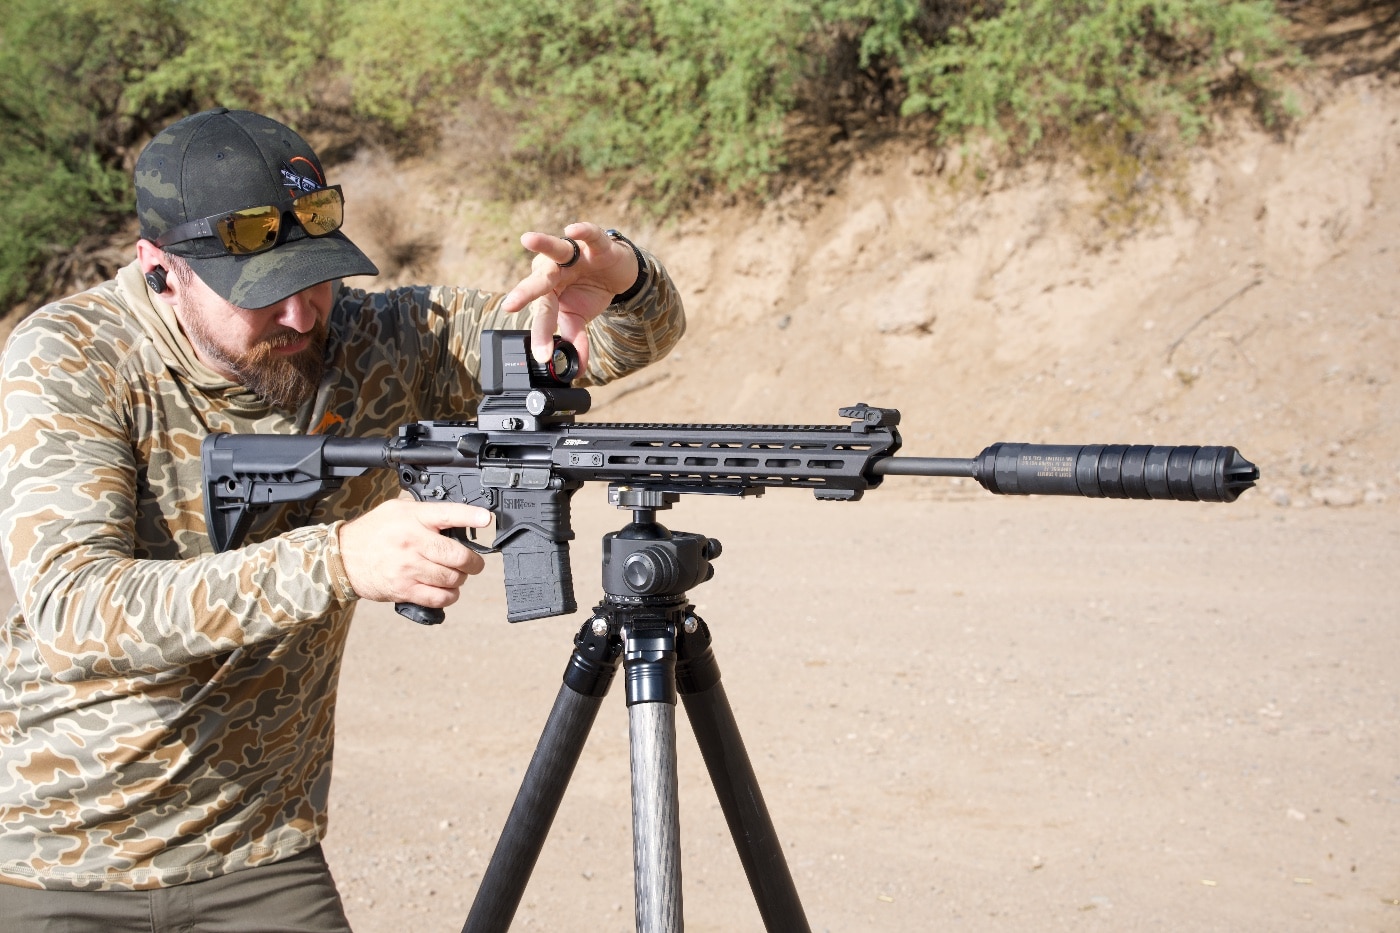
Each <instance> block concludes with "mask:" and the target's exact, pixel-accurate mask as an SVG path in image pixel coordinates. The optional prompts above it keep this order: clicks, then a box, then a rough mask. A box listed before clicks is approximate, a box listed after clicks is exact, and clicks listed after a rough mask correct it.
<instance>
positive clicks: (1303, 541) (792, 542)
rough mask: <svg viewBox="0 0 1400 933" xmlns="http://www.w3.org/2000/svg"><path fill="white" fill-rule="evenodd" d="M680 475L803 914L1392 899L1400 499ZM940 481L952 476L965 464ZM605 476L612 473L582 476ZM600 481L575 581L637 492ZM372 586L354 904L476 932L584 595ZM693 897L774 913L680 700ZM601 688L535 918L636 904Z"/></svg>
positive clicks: (1168, 920)
mask: <svg viewBox="0 0 1400 933" xmlns="http://www.w3.org/2000/svg"><path fill="white" fill-rule="evenodd" d="M932 482H933V481H903V482H902V483H900V484H899V485H900V486H901V487H902V488H898V489H897V488H895V485H896V480H894V479H892V480H890V481H888V483H887V484H886V486H885V487H884V488H882V489H880V490H877V491H876V492H874V493H871V494H870V495H868V496H867V497H866V499H865V500H864V501H862V502H859V503H825V502H816V501H815V500H813V499H811V498H810V497H809V496H807V495H806V494H803V493H800V492H796V491H783V492H774V493H770V494H769V495H768V496H766V497H765V498H763V499H760V500H749V501H738V500H723V501H715V500H710V499H706V498H703V497H694V499H695V501H692V500H691V499H687V500H683V501H682V502H681V503H680V504H679V505H678V506H677V507H676V508H675V509H673V510H672V511H671V512H670V513H668V514H667V515H666V516H665V517H666V518H667V519H668V521H667V524H668V526H669V527H672V528H673V529H676V530H686V531H695V532H701V533H704V534H706V535H710V536H713V537H716V538H718V539H719V540H720V541H721V542H722V543H723V544H724V546H725V552H724V554H723V555H722V556H721V557H720V559H719V560H717V561H716V562H715V569H716V575H715V578H714V579H713V580H711V581H710V582H708V583H706V584H704V585H703V586H701V587H699V588H697V589H695V590H693V591H692V593H691V597H692V599H693V600H694V601H695V603H696V605H697V607H698V609H699V612H700V614H701V615H702V616H703V617H704V618H705V619H706V621H707V622H708V624H709V625H710V627H711V630H712V632H713V633H714V639H715V652H716V656H717V658H718V660H719V663H720V666H721V670H722V671H723V674H724V681H723V682H724V685H725V689H726V691H727V693H728V696H729V699H730V702H731V704H732V706H733V708H734V713H735V717H736V719H737V721H738V723H739V727H740V729H741V731H742V733H743V735H744V738H745V742H746V744H747V747H748V750H749V754H750V756H751V757H752V760H753V764H754V768H755V771H756V774H757V777H758V780H759V783H760V785H761V789H762V792H763V794H764V796H765V798H766V800H767V802H768V806H769V808H770V811H771V814H772V817H773V821H774V824H775V826H776V828H777V831H778V834H779V838H780V839H781V840H782V841H783V844H784V847H785V851H786V853H787V858H788V861H789V865H790V867H791V869H792V872H793V877H794V880H795V882H796V885H797V889H798V892H799V894H800V895H801V897H802V899H803V903H804V906H805V908H806V911H807V916H808V919H809V921H810V923H811V927H812V929H813V930H818V931H822V930H899V931H925V930H968V931H1012V930H1015V931H1022V930H1113V931H1134V930H1174V931H1175V930H1221V931H1225V930H1228V931H1234V933H1247V931H1259V933H1266V931H1267V933H1274V931H1280V930H1336V931H1387V930H1396V929H1400V906H1397V904H1396V899H1397V898H1400V862H1398V861H1397V857H1396V853H1397V852H1400V820H1397V811H1400V767H1397V761H1398V760H1400V738H1397V733H1396V725H1395V724H1396V722H1397V721H1398V720H1400V685H1397V681H1396V677H1395V659H1396V657H1397V656H1400V632H1397V628H1396V625H1395V616H1394V606H1395V604H1396V600H1397V598H1400V580H1397V577H1396V574H1395V573H1394V568H1395V567H1396V566H1397V563H1400V523H1397V522H1396V521H1395V516H1394V513H1393V512H1391V511H1387V510H1380V509H1372V510H1365V511H1357V510H1353V511H1341V510H1333V509H1310V510H1293V509H1288V510H1284V509H1278V508H1276V507H1274V506H1272V505H1270V504H1268V503H1267V502H1265V501H1264V500H1263V499H1262V497H1256V498H1255V501H1254V502H1253V503H1252V504H1251V503H1248V502H1245V501H1242V502H1238V503H1235V504H1233V505H1214V506H1212V505H1198V504H1181V503H1124V502H1108V501H1101V500H1094V501H1090V500H1084V499H1056V500H1050V499H1009V498H1000V499H993V498H991V497H987V498H985V499H979V500H977V501H948V500H946V499H942V498H941V497H939V496H938V495H936V494H934V493H933V491H932V490H931V489H926V488H925V484H928V485H931V484H932ZM945 482H946V481H945ZM590 492H594V493H595V494H594V495H589V493H590ZM575 498H576V500H578V505H577V508H576V510H575V511H576V516H577V519H578V532H579V538H578V542H577V543H576V544H575V546H574V549H573V553H574V568H575V577H576V579H577V580H578V581H579V602H580V604H581V605H584V606H588V605H591V604H592V603H593V602H595V601H596V600H597V599H598V597H599V596H600V595H601V593H600V591H599V589H598V586H599V582H598V581H599V579H600V578H599V576H598V571H597V568H598V561H599V553H600V549H599V541H600V540H601V536H602V534H603V533H605V532H607V531H613V530H617V529H618V528H619V527H621V525H622V524H623V523H625V521H626V514H625V513H620V512H618V511H616V510H615V509H612V508H611V507H609V506H607V505H606V503H605V502H604V501H603V497H602V491H601V489H598V490H596V491H595V490H585V491H584V492H582V493H580V494H579V495H578V496H576V497H575ZM479 584H480V585H478V586H475V587H474V589H473V592H472V594H471V596H470V597H469V598H467V599H466V600H465V602H467V603H469V604H470V606H469V607H468V606H463V607H461V608H458V609H455V610H453V611H451V612H450V615H449V619H448V623H447V624H445V625H444V626H442V627H441V628H438V629H431V630H430V629H420V628H417V627H414V626H411V625H408V624H405V623H404V622H403V620H401V619H399V618H398V617H397V616H395V615H394V614H393V613H392V612H390V611H387V610H385V609H383V608H381V607H370V608H368V609H366V610H365V611H362V612H361V613H360V614H359V616H358V617H357V620H356V623H355V626H356V627H355V630H354V633H353V635H352V640H351V645H350V649H349V656H348V658H347V662H346V669H345V673H344V693H343V699H342V705H341V713H340V719H339V736H340V738H339V747H338V760H337V765H336V768H337V770H336V779H335V791H334V801H335V802H334V812H333V815H332V826H333V828H332V831H331V835H330V838H329V840H328V844H327V850H328V853H329V858H330V860H331V863H332V866H333V868H334V870H335V871H336V872H337V877H338V881H339V883H340V885H341V888H342V890H343V891H344V893H345V896H346V901H347V907H348V909H349V911H350V915H351V918H352V920H353V922H354V923H355V927H356V930H358V931H360V933H376V931H385V933H391V931H401V930H405V929H409V930H415V931H417V930H422V931H429V930H442V931H446V930H457V929H460V927H461V924H462V922H463V921H464V920H465V919H466V916H467V912H468V909H469V907H470V905H471V900H472V897H473V895H474V893H475V890H476V885H477V883H478V882H479V881H480V877H481V873H482V871H483V870H484V868H485V866H486V864H487V861H488V860H489V858H490V855H491V852H492V849H493V846H494V842H495V839H496V837H497V835H498V833H499V832H500V830H501V827H502V824H503V822H504V820H505V816H506V813H507V811H508V810H509V808H510V806H511V803H512V801H513V799H514V796H515V792H516V790H517V789H518V786H519V782H520V779H521V775H522V773H523V771H524V768H525V766H526V765H527V763H528V761H529V758H530V755H531V753H532V751H533V749H534V745H535V742H536V741H537V739H538V737H539V732H540V729H541V728H542V726H543V724H544V721H545V716H546V715H547V713H548V711H549V708H550V705H551V704H552V702H553V700H554V696H555V693H556V692H557V690H558V689H559V683H560V676H561V674H562V673H563V670H564V666H565V663H566V661H567V659H568V657H569V653H570V651H571V649H572V637H573V634H574V632H575V631H576V630H577V627H578V625H579V624H580V623H581V622H582V619H583V618H584V616H582V615H580V616H578V617H573V618H567V619H551V620H540V621H535V622H525V623H519V624H516V625H509V624H507V623H505V622H504V621H502V620H503V615H504V601H503V598H502V596H501V595H500V588H499V577H498V574H497V572H496V570H495V568H493V569H492V570H490V571H488V573H487V575H486V576H485V577H484V578H483V579H482V580H480V581H479ZM678 736H679V739H678V741H679V759H680V807H681V837H682V851H683V855H682V860H683V867H682V877H683V884H684V898H685V908H686V920H687V928H688V929H691V930H697V931H704V930H713V931H720V930H724V931H739V930H761V929H762V924H761V921H760V918H759V916H758V913H757V910H756V908H755V907H754V901H753V898H752V896H751V894H750V893H749V890H748V887H747V883H746V881H745V878H744V876H743V873H742V870H741V867H740V865H739V861H738V857H737V855H736V854H735V850H734V847H733V844H732V842H731V841H730V839H729V836H728V831H727V829H726V827H725V824H724V821H723V817H722V814H721V813H720V811H719V808H718V804H717V802H716V798H715V795H714V793H713V790H712V788H711V786H710V784H709V780H708V777H707V776H706V773H705V770H704V767H703V764H702V761H701V758H700V754H699V750H698V748H697V747H696V746H695V744H694V740H693V738H692V735H691V732H690V727H689V724H688V723H687V722H686V721H685V719H684V717H683V716H681V717H679V726H678ZM629 794H630V791H629V771H628V738H627V712H626V707H625V704H624V703H623V692H622V685H621V683H620V682H619V683H615V684H614V685H613V690H612V691H611V693H610V695H609V696H608V697H607V699H606V700H605V701H604V706H603V709H602V711H601V713H600V715H599V718H598V721H597V723H596V725H595V727H594V730H593V732H592V735H591V736H590V741H589V743H588V745H587V747H586V749H585V752H584V755H583V759H582V761H581V762H580V764H579V766H578V769H577V771H576V772H575V775H574V778H573V781H572V783H571V785H570V788H569V792H568V793H567V795H566V796H565V799H564V803H563V806H562V808H561V811H560V814H559V816H558V818H557V819H556V821H555V824H554V827H553V831H552V833H551V835H550V839H549V842H548V844H547V845H546V847H545V850H544V852H543V855H542V857H541V860H540V864H539V865H538V866H537V868H536V870H535V873H534V875H533V880H532V883H531V885H530V887H529V888H528V889H527V892H526V895H525V900H524V902H523V904H522V905H521V908H520V910H519V913H518V914H517V918H516V924H515V928H519V929H528V928H539V929H550V930H617V931H622V930H629V929H633V904H632V867H631V837H630V809H629V806H630V802H629V801H630V798H629Z"/></svg>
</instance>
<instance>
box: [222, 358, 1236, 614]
mask: <svg viewBox="0 0 1400 933" xmlns="http://www.w3.org/2000/svg"><path fill="white" fill-rule="evenodd" d="M577 372H578V358H577V355H576V354H575V352H574V350H573V347H571V346H570V345H569V344H567V343H564V342H563V341H561V340H560V339H559V338H557V337H556V338H555V347H554V354H553V357H552V359H551V360H550V361H549V362H548V363H547V364H543V365H541V364H538V363H536V362H535V361H534V359H533V357H532V356H531V354H530V345H529V333H528V332H526V331H485V332H484V333H483V334H482V342H481V373H480V380H479V381H480V384H481V389H482V392H483V399H482V401H481V404H480V406H479V409H478V412H477V418H476V420H475V421H419V422H414V423H412V424H406V425H403V426H402V427H400V428H399V431H398V434H397V435H396V436H394V437H389V438H345V437H334V436H292V437H288V436H278V435H256V434H253V435H232V434H214V435H211V436H209V437H207V438H205V440H204V445H203V450H202V455H203V468H204V507H205V513H206V516H207V519H208V524H209V534H210V537H211V539H212V540H213V542H214V546H215V547H216V548H217V549H218V550H220V551H223V550H227V549H228V548H231V547H237V546H238V545H239V544H240V543H241V542H242V539H243V536H244V534H245V533H246V532H247V530H248V526H249V523H250V521H251V518H252V516H253V513H255V512H259V511H261V510H263V509H265V508H267V507H268V506H270V505H274V504H278V503H286V502H294V501H301V500H306V499H311V498H313V497H316V496H320V495H323V494H325V493H328V492H330V491H332V490H334V489H336V488H338V487H339V486H340V485H341V483H342V481H343V480H344V479H346V478H348V477H353V476H359V475H360V474H362V473H364V471H365V470H367V469H369V468H372V467H394V468H396V469H398V471H399V483H400V485H401V486H402V487H403V488H404V489H406V490H408V492H410V493H411V494H412V495H413V496H414V497H415V498H417V499H419V500H436V501H449V502H466V503H470V504H472V505H479V506H482V507H484V508H487V509H489V510H490V511H491V512H493V513H494V514H495V522H496V538H495V541H494V542H493V543H492V545H491V546H490V547H489V548H487V547H483V546H481V545H478V544H477V543H476V542H474V541H472V540H471V539H470V538H469V537H467V536H464V535H462V534H461V533H460V531H457V532H453V536H454V537H457V538H458V540H461V541H462V542H463V543H464V544H467V545H468V546H470V547H472V548H473V549H474V550H478V551H480V552H481V553H495V552H500V553H501V554H502V556H503V560H504V568H505V581H506V607H507V617H508V618H509V619H510V621H512V622H519V621H522V620H525V619H537V618H544V617H547V616H554V615H561V614H565V613H571V612H573V611H574V610H575V608H576V604H575V602H574V594H573V579H572V574H571V571H570V565H569V541H570V540H572V539H573V536H574V535H573V531H572V530H571V528H570V525H569V502H570V498H571V497H572V496H573V494H574V491H575V490H577V489H578V488H579V487H580V486H582V485H583V484H584V483H585V482H605V483H609V484H611V488H610V498H611V499H612V501H613V502H615V503H618V504H621V503H622V502H623V495H624V492H625V494H626V502H627V504H629V505H632V506H634V507H635V506H637V505H639V504H641V505H643V506H644V505H645V503H646V502H647V501H649V499H648V497H650V501H653V502H654V503H655V504H656V505H658V506H660V505H663V503H669V502H670V501H674V497H676V496H678V495H680V494H683V493H705V494H722V495H737V496H747V495H762V493H763V491H764V489H766V488H768V487H774V486H791V487H799V488H806V489H811V490H812V491H813V492H814V493H815V494H816V497H817V498H818V499H842V500H855V499H859V498H861V496H862V494H864V492H865V491H866V490H867V489H873V488H875V487H876V486H878V485H880V482H881V481H882V480H883V479H884V477H886V476H890V475H904V476H912V475H917V476H958V477H970V478H972V479H975V480H976V481H977V482H978V483H980V484H981V485H982V486H983V487H984V488H986V489H987V490H989V491H990V492H993V493H998V494H1002V495H1057V496H1089V497H1108V498H1116V499H1178V500H1186V501H1202V502H1233V501H1234V500H1235V498H1236V497H1238V496H1239V494H1240V493H1241V492H1243V491H1244V490H1246V489H1248V488H1249V487H1250V486H1252V485H1254V482H1255V481H1256V480H1257V479H1258V478H1259V470H1258V468H1257V467H1256V466H1255V465H1254V464H1252V463H1250V462H1249V461H1248V460H1246V459H1244V457H1242V456H1241V455H1240V454H1239V452H1238V451H1237V450H1235V448H1233V447H1155V446H1147V445H1123V444H1090V445H1083V446H1068V445H1046V444H1019V443H998V444H993V445H992V446H990V447H988V448H986V449H985V450H983V451H982V452H981V453H980V454H978V455H977V456H976V457H972V458H970V459H961V458H946V457H898V456H895V453H896V451H898V450H899V447H900V437H899V431H898V430H897V426H898V424H899V412H898V411H896V410H894V409H892V408H873V407H871V406H869V405H866V404H864V403H861V404H859V405H854V406H851V407H849V408H843V409H841V410H840V415H841V417H842V418H846V419H849V423H848V424H843V425H740V424H607V423H595V424H589V423H578V422H576V421H575V420H574V419H575V416H576V415H580V414H583V413H585V412H587V411H588V408H589V405H590V397H589V395H588V392H587V390H586V389H581V388H574V387H572V386H571V385H570V383H571V381H572V380H573V378H574V377H575V376H576V375H577ZM633 571H634V576H635V575H638V574H640V575H641V576H644V577H647V578H648V580H651V579H652V578H654V577H655V575H656V574H661V575H662V577H663V579H662V580H661V581H660V583H659V584H656V585H657V588H658V589H661V588H664V587H666V586H670V585H673V584H674V583H675V582H676V581H673V580H667V579H664V576H665V568H633ZM653 582H654V581H653ZM653 582H646V583H644V584H634V588H635V587H636V586H637V585H643V586H651V585H653ZM691 582H692V583H693V582H701V581H691ZM644 593H645V590H643V594H644ZM396 608H397V609H398V611H399V612H400V613H402V614H403V615H405V616H407V617H408V618H411V619H413V620H414V621H417V622H420V623H424V624H430V623H436V622H440V621H442V618H443V614H442V610H440V609H426V608H424V607H421V606H414V605H409V604H400V605H398V606H397V607H396Z"/></svg>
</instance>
